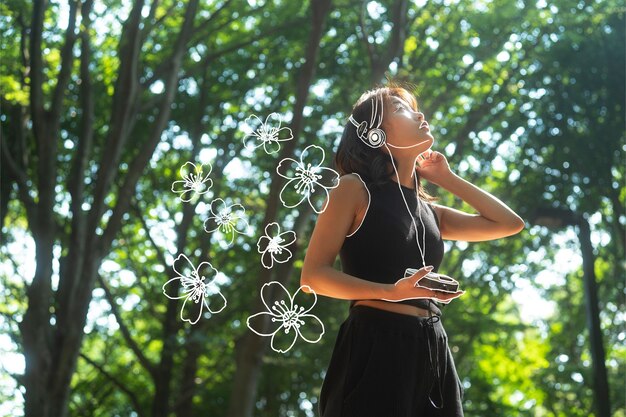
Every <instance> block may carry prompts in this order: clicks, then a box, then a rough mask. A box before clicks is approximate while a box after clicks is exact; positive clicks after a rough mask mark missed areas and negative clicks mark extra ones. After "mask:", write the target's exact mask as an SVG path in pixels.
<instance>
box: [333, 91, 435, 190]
mask: <svg viewBox="0 0 626 417" xmlns="http://www.w3.org/2000/svg"><path fill="white" fill-rule="evenodd" d="M392 96H395V97H400V98H401V99H403V100H405V101H406V102H408V103H409V104H410V105H411V108H412V109H413V110H414V111H419V105H418V103H417V100H416V99H415V96H414V95H413V94H412V93H411V92H409V91H408V90H407V89H406V88H404V87H402V86H401V85H400V84H398V83H396V82H393V81H391V82H390V85H389V86H378V87H375V88H374V89H372V90H368V91H366V92H365V93H363V94H362V95H361V97H359V99H358V100H357V102H356V103H355V104H354V106H353V107H352V116H353V117H354V118H355V119H356V120H359V121H360V120H370V115H371V114H372V110H373V109H372V100H371V99H372V98H378V97H380V98H382V102H383V103H388V101H389V98H391V97H392ZM346 120H347V118H346ZM383 124H384V121H383ZM382 127H383V126H381V128H382ZM390 156H391V158H393V156H392V155H388V154H386V153H385V152H383V151H381V150H380V149H379V148H372V147H370V146H368V145H366V144H365V143H363V141H362V140H361V139H360V138H359V137H358V136H357V130H356V127H355V126H354V125H353V124H352V123H351V122H350V121H346V125H345V127H344V129H343V133H342V135H341V141H340V142H339V147H338V148H337V152H336V154H335V158H334V164H335V169H336V170H337V171H338V172H339V174H340V175H345V174H350V173H354V172H356V173H357V174H359V175H360V176H361V177H362V178H363V180H364V181H365V182H366V183H369V184H371V185H372V186H375V187H377V186H381V185H383V184H385V183H387V182H388V181H389V180H391V178H392V176H393V174H394V171H393V168H392V167H391V164H390V163H389V157H390ZM393 162H394V163H395V164H396V166H398V161H397V160H396V159H395V158H393ZM415 175H417V193H418V195H419V197H420V198H421V199H423V200H425V201H428V202H432V201H437V200H438V198H437V197H433V196H431V195H429V194H428V193H427V192H426V190H425V189H424V186H423V185H422V183H421V181H420V177H419V174H418V173H417V171H415Z"/></svg>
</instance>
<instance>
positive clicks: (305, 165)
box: [276, 145, 339, 214]
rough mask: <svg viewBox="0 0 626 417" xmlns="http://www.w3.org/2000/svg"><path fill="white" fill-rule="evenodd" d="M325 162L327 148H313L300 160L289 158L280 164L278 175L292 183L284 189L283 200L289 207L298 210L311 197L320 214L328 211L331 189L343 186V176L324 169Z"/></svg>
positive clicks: (281, 192) (313, 205) (312, 205)
mask: <svg viewBox="0 0 626 417" xmlns="http://www.w3.org/2000/svg"><path fill="white" fill-rule="evenodd" d="M323 162H324V149H322V148H320V147H319V146H316V145H309V146H307V147H306V148H305V149H304V150H303V151H302V154H301V155H300V161H296V160H295V159H292V158H285V159H283V160H282V161H280V162H279V163H278V166H277V167H276V172H277V173H278V175H280V176H281V177H284V178H287V179H288V180H289V181H287V183H286V184H285V185H284V186H283V189H282V190H280V201H281V202H282V203H283V205H284V206H285V207H288V208H293V207H296V206H297V205H299V204H300V203H302V201H304V199H305V198H307V199H308V201H309V204H310V205H311V207H312V208H313V210H315V212H316V213H317V214H319V213H322V212H323V211H324V210H326V206H327V205H328V190H330V189H332V188H335V187H336V186H337V185H339V174H338V173H337V171H335V170H333V169H330V168H326V167H323V166H321V165H322V163H323ZM294 191H295V193H294Z"/></svg>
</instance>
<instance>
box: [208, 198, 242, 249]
mask: <svg viewBox="0 0 626 417" xmlns="http://www.w3.org/2000/svg"><path fill="white" fill-rule="evenodd" d="M209 212H210V213H211V215H210V216H209V218H208V219H206V220H205V221H204V230H205V231H206V232H207V233H211V232H214V231H216V230H219V231H220V233H222V234H223V235H224V237H225V238H226V241H227V243H228V245H229V246H230V245H232V243H233V241H234V240H235V235H236V234H237V233H241V234H250V226H249V224H248V222H247V220H246V209H245V208H243V206H242V205H241V204H232V205H230V206H229V205H227V204H226V202H225V201H224V200H222V199H221V198H216V199H215V200H213V201H211V204H210V205H209Z"/></svg>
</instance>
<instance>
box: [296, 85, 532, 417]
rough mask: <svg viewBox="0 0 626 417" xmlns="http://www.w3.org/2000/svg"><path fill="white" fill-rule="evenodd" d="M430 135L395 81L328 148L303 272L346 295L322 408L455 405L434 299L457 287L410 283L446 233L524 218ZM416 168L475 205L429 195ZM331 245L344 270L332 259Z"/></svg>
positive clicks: (471, 233)
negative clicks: (466, 173)
mask: <svg viewBox="0 0 626 417" xmlns="http://www.w3.org/2000/svg"><path fill="white" fill-rule="evenodd" d="M434 142H435V138H434V137H433V135H432V133H431V132H430V129H429V126H428V123H427V122H426V121H425V118H424V114H423V113H421V112H419V111H418V107H417V102H416V99H415V97H414V96H413V95H412V94H411V93H409V92H408V91H407V90H406V89H404V88H401V87H399V86H395V85H392V86H390V87H379V88H376V89H373V90H371V91H367V92H366V93H364V94H363V95H362V96H361V97H360V98H359V100H358V101H357V103H356V104H355V105H354V107H353V111H352V114H351V115H350V118H349V121H348V123H347V124H346V127H345V129H344V132H343V135H342V138H341V143H340V145H339V148H338V150H337V154H336V156H335V165H336V168H337V170H338V171H339V173H340V174H341V177H340V181H339V184H338V185H337V187H335V188H334V189H332V190H331V192H330V194H329V198H328V206H327V207H326V210H325V211H324V212H323V213H321V214H320V215H319V217H318V219H317V223H316V225H315V229H314V231H313V233H312V236H311V240H310V243H309V247H308V249H307V253H306V256H305V259H304V265H303V268H302V275H301V284H302V285H308V286H309V287H311V288H312V290H313V291H315V292H316V293H317V294H321V295H325V296H328V297H334V298H338V299H345V300H352V301H351V303H350V313H349V315H348V318H347V319H346V320H345V321H344V322H343V324H342V325H341V327H340V330H339V333H338V336H337V340H336V343H335V348H334V350H333V354H332V358H331V360H330V364H329V366H328V371H327V373H326V377H325V379H324V383H323V385H322V389H321V394H320V399H319V411H320V416H321V417H409V416H410V417H418V416H429V417H430V416H446V417H449V416H462V415H463V410H462V406H461V400H462V396H463V388H462V385H461V382H460V379H459V377H458V376H457V373H456V369H455V366H454V362H453V359H452V355H451V353H450V349H449V347H448V338H447V335H446V332H445V330H444V328H443V324H442V321H441V310H440V309H439V307H440V306H441V305H440V303H448V302H450V301H451V300H452V299H454V298H456V297H459V296H460V295H462V294H463V291H456V292H443V291H436V290H431V289H429V288H425V287H424V286H422V285H421V284H419V282H420V280H421V279H422V278H423V277H424V276H425V275H426V274H427V273H428V271H429V270H431V269H432V270H433V271H434V272H436V271H437V270H438V267H439V265H440V264H441V260H442V258H443V239H449V240H464V241H468V242H477V241H484V240H491V239H499V238H502V237H506V236H511V235H513V234H516V233H518V232H520V231H521V230H522V229H523V228H524V221H523V220H522V219H521V218H520V217H519V216H518V215H517V214H516V213H515V212H513V211H512V210H511V209H510V208H509V207H507V206H506V205H505V204H504V203H502V202H501V201H500V200H498V199H497V198H496V197H494V196H492V195H491V194H489V193H487V192H485V191H483V190H481V189H480V188H478V187H476V186H474V185H473V184H471V183H469V182H467V181H465V180H464V179H462V178H460V177H459V176H457V175H456V174H455V173H453V172H452V171H451V170H450V167H449V165H448V162H447V160H446V158H445V156H444V155H442V154H441V153H439V152H436V151H430V149H431V147H432V146H433V144H434ZM416 163H417V165H416ZM422 178H423V179H425V180H427V181H430V182H431V183H433V184H436V185H438V186H440V187H442V188H445V189H446V190H448V191H450V192H452V193H454V194H455V195H456V196H458V197H460V198H461V199H463V200H464V201H465V202H467V203H468V204H469V205H471V206H472V207H474V208H475V209H476V211H478V212H479V213H480V214H469V213H465V212H462V211H459V210H455V209H453V208H450V207H445V206H442V205H439V204H434V203H433V202H432V201H433V200H434V198H433V197H431V196H429V195H428V194H427V193H426V192H425V191H424V189H423V186H422V185H421V184H420V179H422ZM337 254H339V255H340V258H341V264H342V272H340V271H337V270H336V269H334V268H333V264H334V261H335V258H336V256H337ZM407 268H414V269H416V270H417V272H414V271H406V270H407ZM424 282H425V281H424Z"/></svg>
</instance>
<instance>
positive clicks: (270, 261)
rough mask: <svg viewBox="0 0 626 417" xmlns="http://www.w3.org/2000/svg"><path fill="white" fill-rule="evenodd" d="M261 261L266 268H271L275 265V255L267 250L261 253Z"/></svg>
mask: <svg viewBox="0 0 626 417" xmlns="http://www.w3.org/2000/svg"><path fill="white" fill-rule="evenodd" d="M261 263H262V264H263V266H264V267H265V268H266V269H270V268H271V267H273V266H274V256H273V254H272V253H271V252H270V251H268V250H266V251H264V252H263V253H262V255H261Z"/></svg>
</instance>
